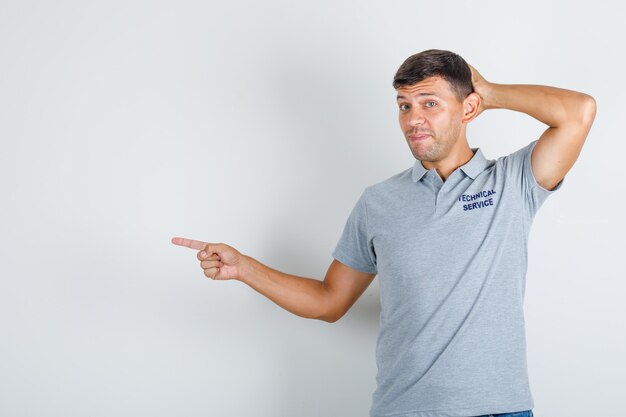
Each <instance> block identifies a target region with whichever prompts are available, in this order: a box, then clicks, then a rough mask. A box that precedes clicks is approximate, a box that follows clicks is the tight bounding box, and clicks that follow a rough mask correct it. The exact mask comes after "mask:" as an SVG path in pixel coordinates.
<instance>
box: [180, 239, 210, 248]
mask: <svg viewBox="0 0 626 417" xmlns="http://www.w3.org/2000/svg"><path fill="white" fill-rule="evenodd" d="M172 243H173V244H175V245H178V246H185V247H187V248H191V249H196V250H200V249H205V250H206V249H207V248H208V246H209V243H207V242H203V241H201V240H193V239H185V238H184V237H173V238H172Z"/></svg>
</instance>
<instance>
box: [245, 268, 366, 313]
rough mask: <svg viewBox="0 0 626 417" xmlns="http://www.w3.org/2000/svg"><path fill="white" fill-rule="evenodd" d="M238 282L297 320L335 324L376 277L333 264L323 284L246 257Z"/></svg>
mask: <svg viewBox="0 0 626 417" xmlns="http://www.w3.org/2000/svg"><path fill="white" fill-rule="evenodd" d="M245 258H247V262H245V265H246V266H244V267H243V268H242V271H241V277H240V280H241V281H242V282H245V283H246V284H248V285H249V286H250V287H252V288H254V289H255V290H256V291H258V292H259V293H261V294H263V295H264V296H266V297H267V298H269V299H270V300H272V301H273V302H274V303H276V304H278V305H279V306H281V307H282V308H284V309H285V310H287V311H289V312H291V313H293V314H296V315H298V316H300V317H305V318H312V319H318V320H324V321H327V322H329V323H334V322H336V321H337V320H339V319H340V318H341V317H343V315H344V314H346V312H347V311H348V310H349V309H350V308H351V307H352V306H353V305H354V303H355V302H356V300H357V299H358V298H359V297H360V296H361V295H362V294H363V293H364V292H365V290H366V289H367V287H368V286H369V285H370V284H371V283H372V281H373V280H374V278H375V276H376V274H369V273H366V272H361V271H358V270H356V269H353V268H350V267H349V266H347V265H345V264H343V263H341V262H339V261H337V260H336V259H335V260H333V261H332V263H331V264H330V266H329V267H328V271H327V272H326V277H325V278H324V281H319V280H317V279H312V278H304V277H299V276H296V275H290V274H286V273H284V272H281V271H278V270H276V269H273V268H270V267H268V266H266V265H264V264H262V263H261V262H259V261H257V260H256V259H254V258H251V257H248V256H245Z"/></svg>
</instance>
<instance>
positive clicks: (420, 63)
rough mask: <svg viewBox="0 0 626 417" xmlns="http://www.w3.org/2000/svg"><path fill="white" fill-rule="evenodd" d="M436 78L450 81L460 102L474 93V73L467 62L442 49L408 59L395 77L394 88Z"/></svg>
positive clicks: (430, 50)
mask: <svg viewBox="0 0 626 417" xmlns="http://www.w3.org/2000/svg"><path fill="white" fill-rule="evenodd" d="M435 76H439V77H441V78H443V79H445V80H446V81H448V83H449V84H450V87H451V88H452V91H454V93H455V95H456V96H457V98H458V99H459V100H463V99H465V97H467V96H468V95H469V94H470V93H471V92H473V91H474V88H473V87H472V71H471V70H470V67H469V65H467V62H465V60H464V59H463V58H461V56H460V55H457V54H455V53H454V52H450V51H443V50H440V49H429V50H427V51H422V52H420V53H417V54H415V55H411V56H410V57H408V58H407V59H406V60H405V61H404V62H403V63H402V65H400V68H398V71H397V72H396V75H395V76H394V77H393V88H395V89H396V90H397V89H398V88H400V87H403V86H407V85H413V84H417V83H418V82H420V81H422V80H424V79H426V78H429V77H435Z"/></svg>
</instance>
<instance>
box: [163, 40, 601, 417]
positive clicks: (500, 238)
mask: <svg viewBox="0 0 626 417" xmlns="http://www.w3.org/2000/svg"><path fill="white" fill-rule="evenodd" d="M393 85H394V88H395V89H396V90H397V103H398V110H399V120H400V127H401V128H402V131H403V132H404V135H405V137H406V140H407V144H408V146H409V148H410V150H411V152H412V154H413V156H414V157H415V158H416V161H415V164H414V165H413V167H411V168H409V169H407V170H405V171H402V172H400V173H398V174H397V175H394V176H392V177H391V178H389V179H387V180H385V181H382V182H380V183H378V184H375V185H372V186H369V187H367V188H366V189H365V190H364V191H363V193H362V195H361V197H360V198H359V200H358V202H357V203H356V205H355V207H354V209H353V211H352V213H351V214H350V217H349V218H348V221H347V223H346V225H345V228H344V230H343V234H342V236H341V238H340V240H339V242H338V244H337V247H336V248H335V250H334V252H333V257H334V258H335V259H334V260H333V262H332V263H331V265H330V267H329V269H328V272H327V274H326V277H325V279H324V281H319V280H315V279H310V278H304V277H298V276H294V275H289V274H285V273H283V272H280V271H277V270H274V269H272V268H270V267H268V266H266V265H263V264H262V263H260V262H258V261H257V260H255V259H253V258H251V257H249V256H246V255H243V254H241V253H239V252H238V251H237V250H235V249H234V248H232V247H230V246H228V245H225V244H221V243H220V244H214V243H205V242H199V241H193V240H187V239H182V238H174V239H173V243H175V244H178V245H183V246H187V247H190V248H193V249H196V250H199V251H200V252H199V253H198V259H199V260H200V266H201V267H202V268H203V269H204V274H205V275H206V276H207V277H209V278H212V279H218V280H222V279H239V280H241V281H243V282H245V283H246V284H248V285H250V286H251V287H252V288H254V289H255V290H256V291H258V292H260V293H261V294H263V295H265V296H267V297H268V298H270V299H271V300H272V301H274V302H275V303H277V304H278V305H280V306H281V307H283V308H285V309H287V310H288V311H290V312H292V313H294V314H297V315H299V316H302V317H307V318H316V319H320V320H325V321H328V322H331V323H332V322H335V321H337V320H339V318H341V317H342V316H343V315H344V314H345V313H346V312H347V311H348V310H349V309H350V307H351V306H352V305H353V304H354V303H355V301H356V300H357V299H358V298H359V296H361V294H363V292H364V291H365V289H366V288H367V287H368V286H369V284H370V283H371V282H372V280H373V279H374V277H375V276H376V275H378V276H379V281H380V300H381V309H382V310H381V316H380V333H379V336H378V341H377V348H376V360H377V365H378V374H377V377H376V380H377V389H376V391H375V392H374V394H373V404H372V407H371V411H370V415H371V416H394V417H409V416H410V417H472V416H485V415H488V416H491V415H498V416H511V417H512V416H515V417H528V416H532V410H531V409H532V408H533V407H534V402H533V398H532V395H531V392H530V388H529V384H528V375H527V363H526V340H525V329H524V316H523V299H524V289H525V275H526V268H527V246H526V245H527V239H528V233H529V230H530V226H531V223H532V220H533V218H534V215H535V213H536V212H537V210H538V209H539V207H540V206H541V205H542V203H543V202H544V201H545V199H546V198H547V197H548V196H549V195H551V194H552V193H554V192H555V191H556V190H558V189H559V188H560V187H561V185H562V182H563V179H564V177H565V174H566V173H567V172H568V171H569V170H570V168H571V167H572V165H573V164H574V162H575V161H576V159H577V157H578V155H579V153H580V151H581V149H582V146H583V143H584V141H585V139H586V137H587V134H588V132H589V130H590V128H591V125H592V123H593V119H594V117H595V112H596V106H595V101H594V99H593V98H592V97H590V96H588V95H586V94H582V93H578V92H574V91H569V90H563V89H558V88H553V87H547V86H538V85H503V84H494V83H490V82H487V81H486V80H485V79H484V78H483V77H482V76H481V75H480V74H479V73H478V72H477V71H476V70H475V69H474V68H473V67H471V66H469V65H468V64H467V63H466V62H465V61H464V60H463V58H461V57H460V56H458V55H456V54H454V53H452V52H448V51H441V50H428V51H424V52H421V53H419V54H416V55H413V56H411V57H409V58H408V59H407V60H406V61H405V62H404V63H403V64H402V65H401V66H400V68H399V69H398V71H397V73H396V75H395V77H394V83H393ZM494 108H502V109H509V110H515V111H520V112H523V113H526V114H528V115H530V116H532V117H534V118H536V119H537V120H539V121H541V122H543V123H545V124H546V125H548V128H547V129H546V131H545V132H544V133H543V134H542V135H541V137H540V138H539V139H538V140H535V141H533V142H531V143H530V144H528V145H527V146H525V147H523V148H522V149H519V150H518V151H516V152H513V153H511V154H510V155H507V156H504V157H500V158H498V159H497V160H487V159H486V158H485V157H484V155H483V153H482V151H481V150H480V149H479V148H470V146H469V145H468V142H467V137H466V128H467V124H468V123H470V122H471V121H472V120H474V119H475V118H476V117H477V116H478V115H479V114H480V113H481V112H483V111H484V110H486V109H494Z"/></svg>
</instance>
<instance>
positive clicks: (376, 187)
mask: <svg viewBox="0 0 626 417" xmlns="http://www.w3.org/2000/svg"><path fill="white" fill-rule="evenodd" d="M412 172H413V168H412V167H410V168H407V169H405V170H404V171H401V172H398V173H397V174H394V175H392V176H391V177H389V178H387V179H384V180H382V181H379V182H377V183H374V184H372V185H370V186H368V187H366V188H365V192H366V193H368V194H370V195H371V194H374V195H381V194H388V193H390V192H394V191H397V190H398V189H399V188H401V187H406V186H407V184H410V183H411V182H412V179H411V174H412Z"/></svg>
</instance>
